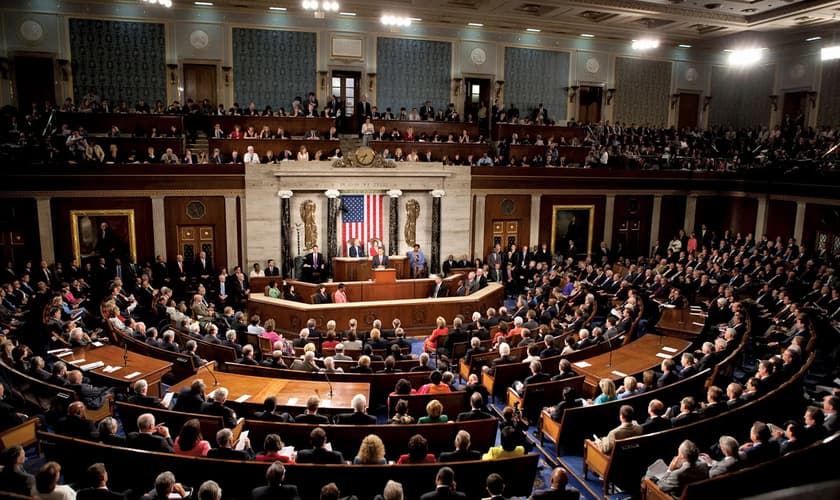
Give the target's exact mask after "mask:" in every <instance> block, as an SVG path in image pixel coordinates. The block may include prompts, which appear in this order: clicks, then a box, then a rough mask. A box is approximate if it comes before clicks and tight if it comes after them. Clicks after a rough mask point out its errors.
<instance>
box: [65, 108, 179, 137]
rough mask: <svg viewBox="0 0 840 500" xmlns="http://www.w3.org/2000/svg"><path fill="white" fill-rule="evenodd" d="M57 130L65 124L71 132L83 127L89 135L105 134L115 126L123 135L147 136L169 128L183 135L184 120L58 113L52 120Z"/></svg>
mask: <svg viewBox="0 0 840 500" xmlns="http://www.w3.org/2000/svg"><path fill="white" fill-rule="evenodd" d="M53 123H55V124H56V126H58V127H59V128H61V125H63V124H65V123H66V124H67V125H69V126H70V129H71V130H76V129H78V128H79V127H84V128H85V130H87V131H88V132H89V133H94V134H96V133H103V134H104V133H106V132H108V131H110V130H111V127H112V126H114V125H116V126H117V128H119V129H120V132H122V133H123V134H136V133H140V134H142V135H148V134H149V133H151V131H152V128H156V129H157V131H158V132H160V133H166V132H169V128H170V127H171V126H173V125H174V126H175V128H176V129H177V130H178V131H179V132H181V133H183V132H184V119H183V117H182V116H181V115H147V114H138V113H58V114H57V115H56V117H55V120H53Z"/></svg>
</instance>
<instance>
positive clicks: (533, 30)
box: [525, 28, 542, 33]
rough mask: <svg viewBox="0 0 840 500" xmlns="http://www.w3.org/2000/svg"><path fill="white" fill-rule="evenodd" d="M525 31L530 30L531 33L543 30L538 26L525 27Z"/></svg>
mask: <svg viewBox="0 0 840 500" xmlns="http://www.w3.org/2000/svg"><path fill="white" fill-rule="evenodd" d="M525 31H530V32H531V33H539V32H540V31H542V30H540V29H537V28H525Z"/></svg>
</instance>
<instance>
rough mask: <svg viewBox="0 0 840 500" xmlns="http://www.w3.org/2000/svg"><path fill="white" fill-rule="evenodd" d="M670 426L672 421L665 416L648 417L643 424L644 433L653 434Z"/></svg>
mask: <svg viewBox="0 0 840 500" xmlns="http://www.w3.org/2000/svg"><path fill="white" fill-rule="evenodd" d="M670 428H671V421H670V420H669V419H667V418H665V417H648V419H647V421H645V423H643V424H642V433H643V434H652V433H654V432H659V431H664V430H665V429H670Z"/></svg>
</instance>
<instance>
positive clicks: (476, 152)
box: [370, 141, 490, 162]
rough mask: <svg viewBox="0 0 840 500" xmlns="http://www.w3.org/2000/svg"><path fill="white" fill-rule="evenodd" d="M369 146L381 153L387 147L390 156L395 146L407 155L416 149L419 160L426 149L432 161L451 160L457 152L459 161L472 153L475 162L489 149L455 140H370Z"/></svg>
mask: <svg viewBox="0 0 840 500" xmlns="http://www.w3.org/2000/svg"><path fill="white" fill-rule="evenodd" d="M370 147H371V148H373V150H374V151H376V152H377V153H382V152H383V151H384V150H385V149H387V150H388V151H389V152H390V153H391V156H393V155H394V151H396V150H397V148H400V149H401V150H402V153H403V155H404V156H408V154H409V153H411V152H412V151H417V154H418V155H419V156H420V161H423V157H424V156H425V155H426V152H427V151H431V153H432V161H442V159H443V157H444V156H446V157H448V158H449V159H450V160H452V159H454V158H455V154H456V153H457V154H460V155H461V157H460V159H461V161H466V160H467V158H468V157H469V156H470V155H472V157H473V162H477V161H478V159H479V158H481V155H482V154H484V153H487V152H488V151H490V145H489V144H487V143H470V144H458V143H457V142H455V143H448V142H417V141H414V142H405V141H370Z"/></svg>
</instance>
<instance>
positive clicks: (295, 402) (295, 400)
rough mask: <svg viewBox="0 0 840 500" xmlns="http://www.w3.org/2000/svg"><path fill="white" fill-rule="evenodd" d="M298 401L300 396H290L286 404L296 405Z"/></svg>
mask: <svg viewBox="0 0 840 500" xmlns="http://www.w3.org/2000/svg"><path fill="white" fill-rule="evenodd" d="M297 402H298V398H289V400H288V401H286V404H287V405H289V406H295V405H296V404H297Z"/></svg>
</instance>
